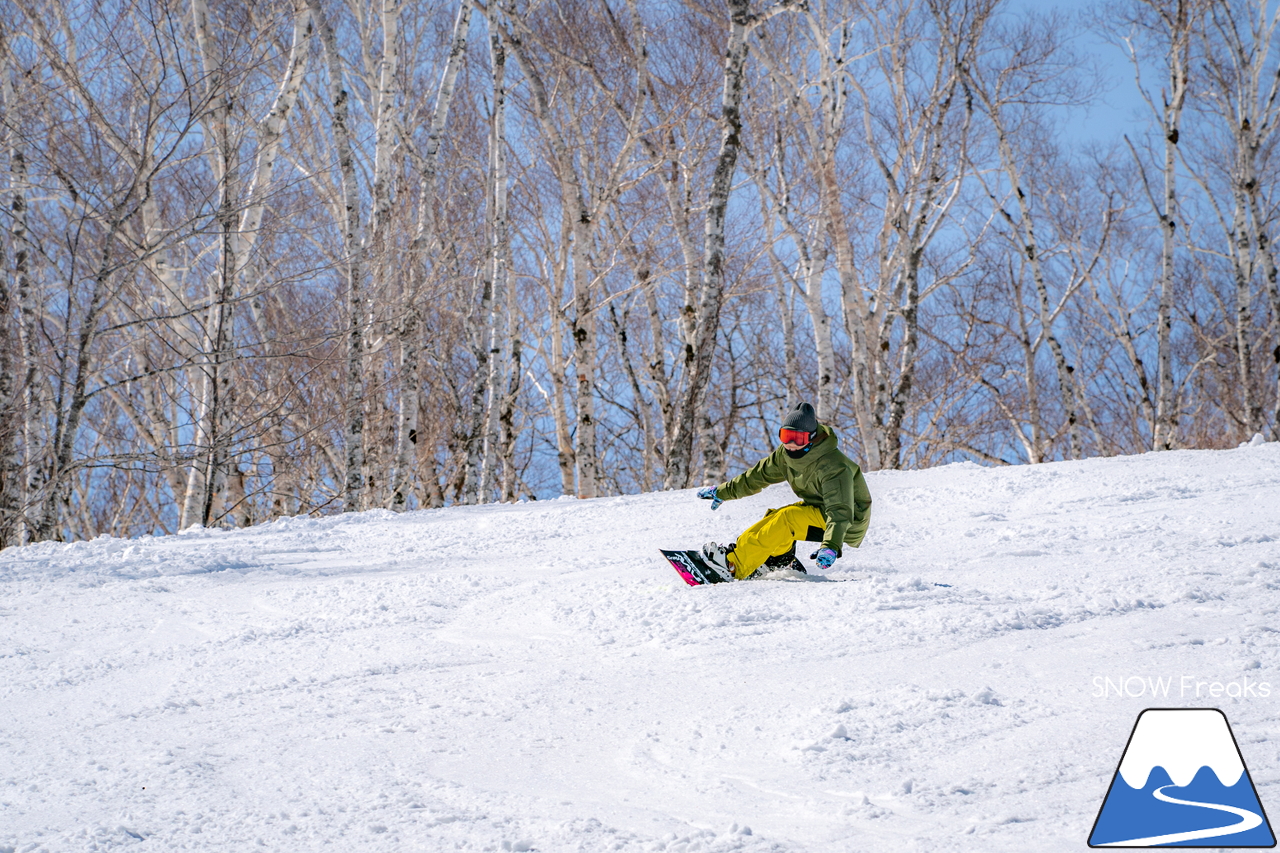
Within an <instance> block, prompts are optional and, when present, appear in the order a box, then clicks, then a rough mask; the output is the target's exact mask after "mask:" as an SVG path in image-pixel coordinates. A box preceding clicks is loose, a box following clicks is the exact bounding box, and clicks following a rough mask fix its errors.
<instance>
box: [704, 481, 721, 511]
mask: <svg viewBox="0 0 1280 853" xmlns="http://www.w3.org/2000/svg"><path fill="white" fill-rule="evenodd" d="M698 497H700V498H702V499H703V500H705V501H711V508H712V509H719V508H720V504H722V503H724V501H722V500H720V496H719V495H717V494H716V487H715V486H703V487H702V488H701V489H698Z"/></svg>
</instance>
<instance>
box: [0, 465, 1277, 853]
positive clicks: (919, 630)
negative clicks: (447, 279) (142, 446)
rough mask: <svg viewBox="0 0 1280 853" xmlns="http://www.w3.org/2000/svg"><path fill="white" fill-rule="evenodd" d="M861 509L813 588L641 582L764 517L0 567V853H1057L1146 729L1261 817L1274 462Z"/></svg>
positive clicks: (355, 526) (768, 497) (1013, 484)
mask: <svg viewBox="0 0 1280 853" xmlns="http://www.w3.org/2000/svg"><path fill="white" fill-rule="evenodd" d="M868 482H869V485H870V488H871V490H872V494H873V496H874V499H875V505H874V508H873V514H872V526H871V532H870V534H869V536H868V539H867V541H866V543H865V544H864V545H863V547H862V548H860V549H858V550H857V551H850V552H847V553H846V556H845V557H844V558H843V559H842V560H840V561H839V562H837V563H836V565H835V567H834V568H833V570H832V571H831V572H830V573H829V577H830V578H831V579H833V580H847V581H848V582H846V583H820V582H814V583H805V582H792V583H756V582H751V583H740V584H732V585H720V586H717V587H709V588H689V587H686V586H684V584H683V583H681V582H680V580H679V579H678V578H677V577H676V575H675V573H674V572H672V571H671V570H670V568H669V567H668V566H667V565H666V564H665V562H664V561H663V560H662V559H661V557H660V555H659V554H658V553H657V549H658V548H660V547H682V546H696V545H698V544H700V543H702V542H704V541H706V540H708V539H720V540H722V541H727V540H729V539H731V538H732V537H733V536H734V534H736V533H737V532H738V531H739V530H741V529H742V528H743V527H745V526H746V525H747V524H749V523H750V522H751V521H752V520H754V519H755V518H757V517H759V515H760V514H761V513H762V512H763V511H764V509H765V508H767V507H770V506H780V505H783V504H785V503H788V502H790V500H791V498H790V496H789V493H788V492H787V491H786V488H785V486H784V487H775V488H773V489H771V490H769V491H767V492H766V493H764V494H762V495H760V496H757V497H756V498H752V499H748V500H744V501H738V502H731V503H727V504H725V505H724V506H723V507H722V508H721V509H720V510H719V511H717V512H715V513H711V512H710V511H709V510H708V509H707V506H706V505H705V504H704V503H702V502H699V501H697V500H695V499H694V497H693V494H692V492H691V491H690V492H679V493H666V494H653V495H640V496H633V497H622V498H606V499H600V500H595V501H574V500H559V501H550V502H543V503H530V504H519V505H506V506H487V507H472V508H454V509H448V510H437V511H428V512H419V513H411V514H407V515H403V516H396V515H393V514H391V513H385V512H371V513H364V514H361V515H358V516H355V515H353V516H344V517H340V518H327V519H320V520H309V519H291V520H285V521H280V522H276V523H273V524H268V525H263V526H260V527H256V528H252V529H249V530H243V531H236V532H218V531H201V530H196V531H190V532H187V533H184V534H181V535H178V536H172V537H163V538H144V539H138V540H132V541H123V540H111V539H101V540H97V541H94V542H87V543H78V544H73V545H58V544H42V545H38V546H33V547H29V548H25V549H10V550H8V551H5V552H3V554H0V705H2V707H3V708H4V709H5V710H4V712H3V714H0V851H5V853H9V851H13V853H16V851H23V853H35V851H41V850H47V851H64V850H116V849H121V850H124V849H132V848H135V847H136V848H137V849H140V850H141V849H164V850H228V849H248V848H251V847H254V846H258V845H262V846H265V847H266V848H267V849H275V850H289V851H300V850H318V849H321V848H324V847H326V846H334V847H335V848H340V849H343V850H344V851H403V850H444V849H460V850H537V851H577V850H583V851H604V850H622V851H708V852H709V853H722V851H723V853H733V852H734V851H744V852H745V853H757V851H788V853H790V851H855V852H856V851H881V850H884V851H910V850H919V851H952V850H956V851H959V850H965V851H967V850H974V851H978V850H982V851H1002V850H1007V851H1023V850H1028V849H1035V850H1038V851H1053V850H1079V849H1082V848H1083V847H1084V845H1085V839H1086V838H1087V835H1088V832H1089V829H1090V827H1091V825H1092V822H1093V819H1094V817H1095V816H1096V814H1097V809H1098V807H1099V806H1100V805H1101V801H1102V798H1103V796H1104V794H1105V792H1106V789H1107V784H1108V780H1109V779H1110V778H1111V775H1112V773H1113V772H1114V770H1115V766H1116V763H1117V761H1118V760H1119V757H1120V751H1121V750H1122V749H1123V746H1124V743H1125V737H1126V736H1127V735H1128V733H1129V730H1130V728H1131V726H1132V723H1133V720H1134V718H1135V717H1136V715H1137V713H1138V711H1140V710H1141V709H1142V708H1144V707H1150V706H1165V707H1175V706H1184V705H1185V706H1195V707H1202V706H1203V707H1214V706H1217V707H1222V708H1223V709H1224V710H1225V711H1226V713H1227V714H1228V716H1229V717H1230V718H1231V722H1232V725H1233V728H1234V729H1235V731H1236V732H1237V736H1238V737H1240V739H1241V748H1242V750H1244V753H1245V759H1246V761H1247V762H1248V763H1249V765H1250V767H1251V769H1252V771H1253V777H1254V779H1255V781H1256V782H1257V783H1258V792H1259V795H1260V797H1261V798H1262V800H1263V803H1264V805H1266V804H1267V803H1268V801H1269V799H1274V793H1275V792H1276V791H1277V789H1278V788H1280V784H1277V780H1280V772H1277V769H1278V768H1280V714H1278V713H1277V699H1280V675H1277V665H1278V664H1280V651H1278V647H1277V643H1276V637H1277V635H1278V634H1280V612H1278V611H1280V579H1278V575H1280V445H1276V444H1265V445H1261V446H1252V447H1245V448H1241V449H1239V450H1235V451H1225V452H1176V453H1167V454H1160V455H1154V454H1153V455H1146V456H1140V457H1130V458H1120V459H1099V460H1090V461H1086V462H1078V463H1062V464H1053V465H1043V466H1038V467H1022V468H1013V469H1000V470H995V469H984V468H980V467H978V466H976V465H968V464H965V465H953V466H948V467H945V468H939V469H932V470H929V471H919V472H880V473H875V474H871V475H869V476H868ZM936 583H949V584H953V586H951V587H949V588H946V587H939V586H936V585H935V584H936ZM1182 675H1188V676H1192V677H1194V678H1195V679H1197V680H1198V681H1200V682H1214V681H1217V682H1231V681H1233V680H1234V681H1239V680H1240V679H1241V678H1242V677H1243V676H1246V675H1247V676H1248V677H1249V678H1250V679H1252V680H1253V681H1254V682H1255V683H1257V682H1273V683H1274V684H1275V691H1274V693H1273V695H1272V698H1270V699H1261V698H1257V699H1255V698H1239V699H1236V698H1231V697H1226V696H1223V697H1219V698H1213V699H1210V698H1209V697H1208V696H1206V695H1202V696H1200V697H1199V698H1198V699H1197V697H1195V696H1179V695H1178V690H1179V683H1178V681H1177V679H1178V677H1180V676H1182ZM1128 676H1140V677H1148V676H1151V677H1170V676H1172V677H1173V679H1174V681H1173V687H1172V691H1173V692H1172V693H1171V694H1170V695H1167V696H1157V697H1152V696H1150V695H1143V696H1119V697H1117V696H1115V695H1110V696H1097V695H1095V694H1096V692H1097V689H1096V683H1095V679H1096V678H1098V677H1110V678H1112V679H1118V678H1123V677H1128ZM1273 810H1274V809H1273Z"/></svg>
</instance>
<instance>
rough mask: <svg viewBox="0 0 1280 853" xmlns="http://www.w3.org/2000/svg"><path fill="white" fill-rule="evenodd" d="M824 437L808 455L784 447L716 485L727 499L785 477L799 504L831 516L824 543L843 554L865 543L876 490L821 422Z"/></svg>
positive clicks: (742, 495) (824, 534)
mask: <svg viewBox="0 0 1280 853" xmlns="http://www.w3.org/2000/svg"><path fill="white" fill-rule="evenodd" d="M818 433H819V434H820V435H822V436H823V437H822V438H821V439H820V440H818V441H817V443H816V444H814V445H813V446H812V447H811V448H810V450H809V452H808V453H806V454H805V455H804V456H802V457H800V458H799V459H792V458H791V457H790V456H788V455H787V450H786V448H785V447H783V446H782V445H778V448H777V449H776V450H774V451H773V453H771V454H769V455H768V456H766V457H765V458H764V459H761V460H760V461H759V462H757V463H756V464H755V465H753V466H752V467H751V468H750V469H749V470H747V471H745V472H743V473H742V474H739V475H738V476H736V477H734V478H733V479H732V480H730V481H729V482H727V483H722V484H721V485H719V486H717V487H716V495H717V496H718V497H719V498H720V499H721V500H725V501H731V500H736V499H738V498H745V497H747V496H748V495H754V494H756V493H757V492H759V491H760V490H761V489H763V488H764V487H765V486H770V485H772V484H774V483H781V482H782V481H783V480H786V481H787V482H788V483H789V484H790V485H791V490H792V491H794V492H795V493H796V497H798V498H800V502H801V503H803V504H808V505H809V506H816V507H817V508H818V509H820V510H821V511H822V516H823V518H825V519H826V520H827V527H826V529H825V530H823V532H822V544H823V545H824V546H825V547H827V548H830V549H831V550H833V551H835V552H836V553H839V552H840V550H841V547H842V546H843V545H844V544H845V543H848V544H850V545H852V546H853V547H855V548H856V547H858V546H859V545H860V544H862V537H864V536H866V535H867V526H868V525H869V524H870V523H871V492H870V491H868V490H867V481H866V480H865V479H863V477H862V469H861V468H859V467H858V465H857V464H856V463H855V462H853V461H852V460H851V459H849V457H847V456H845V455H844V454H843V453H841V452H840V450H839V448H838V447H837V446H836V445H837V443H838V441H839V439H837V438H836V434H835V431H834V430H833V429H831V427H829V426H826V425H825V424H822V425H819V427H818Z"/></svg>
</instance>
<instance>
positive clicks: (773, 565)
mask: <svg viewBox="0 0 1280 853" xmlns="http://www.w3.org/2000/svg"><path fill="white" fill-rule="evenodd" d="M763 568H765V569H767V570H769V571H776V570H778V569H786V570H787V571H791V572H799V573H800V574H802V575H807V574H809V572H808V570H807V569H805V567H804V563H802V562H800V561H799V560H798V559H796V544H795V543H794V542H792V543H791V550H790V551H787V552H785V553H782V554H774V555H773V556H772V557H770V558H769V559H767V560H765V561H764V566H763Z"/></svg>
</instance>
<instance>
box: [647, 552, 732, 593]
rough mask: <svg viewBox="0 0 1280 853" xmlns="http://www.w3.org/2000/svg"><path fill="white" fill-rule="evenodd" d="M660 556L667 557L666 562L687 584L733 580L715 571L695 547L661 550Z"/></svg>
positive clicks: (699, 584)
mask: <svg viewBox="0 0 1280 853" xmlns="http://www.w3.org/2000/svg"><path fill="white" fill-rule="evenodd" d="M659 550H662V549H659ZM662 556H664V557H666V558H667V562H669V563H670V564H671V567H672V568H673V569H675V570H676V572H677V573H678V574H679V575H680V577H682V578H684V582H685V583H687V584H688V585H689V586H702V585H703V584H708V583H728V582H729V581H731V580H733V578H726V577H724V576H723V575H721V574H720V573H719V572H718V571H716V570H715V568H714V567H713V566H712V565H711V564H710V563H708V562H707V561H706V559H705V558H703V556H702V551H700V550H698V549H696V548H695V549H692V550H688V551H662Z"/></svg>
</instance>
